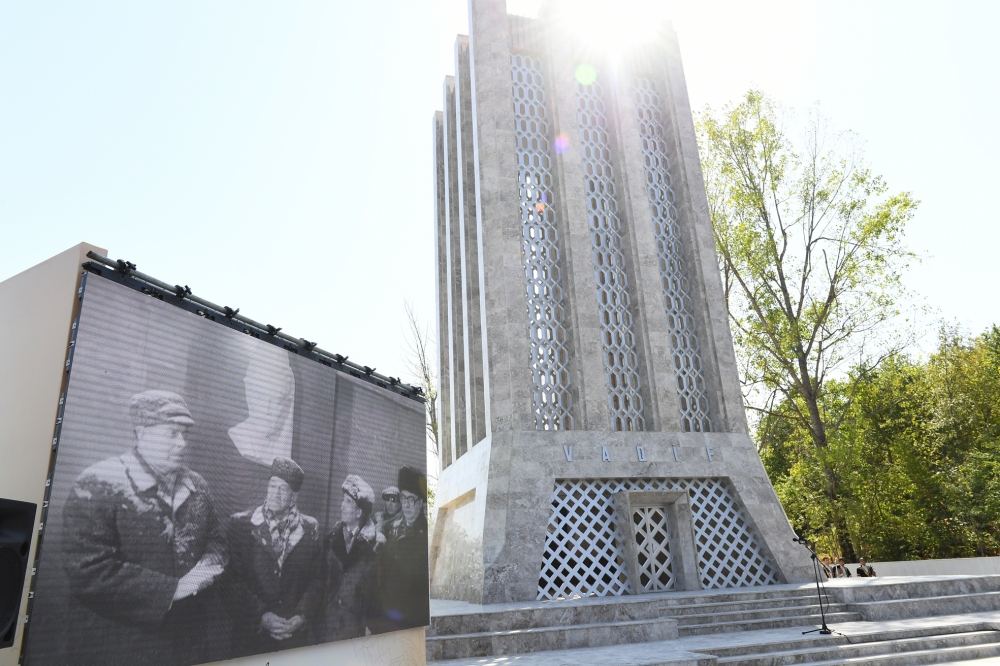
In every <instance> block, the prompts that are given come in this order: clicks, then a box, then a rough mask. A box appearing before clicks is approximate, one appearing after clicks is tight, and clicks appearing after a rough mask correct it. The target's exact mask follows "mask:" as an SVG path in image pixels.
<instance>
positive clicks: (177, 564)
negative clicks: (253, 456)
mask: <svg viewBox="0 0 1000 666" xmlns="http://www.w3.org/2000/svg"><path fill="white" fill-rule="evenodd" d="M129 412H130V415H131V418H132V426H133V437H134V440H133V446H132V447H131V448H130V449H129V450H128V451H127V452H125V453H123V454H121V455H120V456H115V457H113V458H108V459H106V460H103V461H101V462H99V463H97V464H95V465H92V466H91V467H89V468H87V469H86V470H85V471H84V472H83V473H82V474H80V476H79V477H77V479H76V483H75V485H74V486H73V489H72V490H71V491H70V495H69V498H68V499H67V501H66V505H65V508H64V520H65V525H66V532H65V535H66V542H65V555H66V559H65V569H66V573H67V576H68V577H69V583H70V590H71V592H72V603H73V607H72V608H71V610H70V612H69V613H67V615H66V617H67V622H68V626H67V627H66V630H67V634H68V640H69V641H71V642H72V644H73V652H74V655H73V657H74V658H73V663H74V664H138V663H143V664H159V663H179V662H183V663H192V662H196V661H204V660H205V659H207V658H210V657H211V656H212V655H211V653H210V651H209V650H210V646H211V642H212V637H210V636H207V635H206V634H207V632H204V631H199V630H197V629H193V628H198V627H205V626H211V625H210V624H209V622H210V620H211V618H212V616H213V615H214V614H215V613H217V611H218V605H217V603H216V601H217V600H216V598H215V594H214V593H215V590H214V587H213V583H214V582H215V580H216V578H217V577H218V576H219V575H221V574H222V571H223V568H224V567H225V564H226V558H225V550H224V547H223V539H222V536H223V535H222V529H221V526H220V523H219V521H218V520H217V518H216V515H215V511H214V509H213V506H212V501H211V498H210V496H209V492H208V486H207V484H206V483H205V480H204V479H202V478H201V476H200V475H198V474H197V473H196V472H194V471H192V470H190V469H189V468H188V467H187V466H186V465H185V464H184V456H183V453H184V448H185V446H186V445H187V444H186V441H185V434H186V433H187V431H188V428H189V427H190V426H191V425H193V424H194V420H193V419H192V418H191V412H190V411H189V410H188V408H187V405H186V404H185V402H184V399H183V398H181V396H179V395H177V394H176V393H172V392H170V391H159V390H154V391H144V392H142V393H138V394H136V395H134V396H132V398H131V399H130V401H129ZM76 606H79V608H78V607H76Z"/></svg>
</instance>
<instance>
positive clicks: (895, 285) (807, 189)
mask: <svg viewBox="0 0 1000 666" xmlns="http://www.w3.org/2000/svg"><path fill="white" fill-rule="evenodd" d="M698 131H699V147H700V150H701V158H702V164H703V167H704V172H705V185H706V190H707V193H708V204H709V214H710V216H711V220H712V225H713V229H714V233H715V241H716V247H717V249H718V254H719V260H720V268H721V271H722V276H723V288H724V293H725V297H726V303H727V307H728V309H729V314H730V319H731V322H732V327H733V337H734V342H735V344H736V347H737V350H738V353H739V356H740V360H741V365H742V375H743V376H742V380H743V382H744V385H745V398H746V402H747V406H748V408H749V409H751V410H753V411H755V412H757V413H758V414H765V415H771V416H773V417H774V418H776V419H783V420H788V421H790V422H791V423H792V424H794V425H796V426H798V427H800V428H801V429H802V430H803V432H805V433H806V434H807V435H808V441H809V443H810V445H811V446H812V448H813V452H812V454H813V457H814V459H815V464H816V465H817V466H818V468H819V469H820V470H821V472H822V476H823V479H824V487H823V496H824V499H825V501H826V502H827V503H828V505H829V508H830V516H829V518H830V525H829V527H830V528H831V529H832V530H833V532H834V534H835V537H836V540H837V542H838V544H839V547H840V550H841V553H842V554H843V556H844V557H847V558H853V556H854V552H853V549H852V546H851V543H850V539H849V538H848V529H847V524H846V522H845V516H844V511H843V507H841V506H840V503H841V499H842V497H841V487H840V479H839V478H838V475H837V472H836V469H835V465H834V464H833V458H832V456H831V452H830V451H829V438H830V433H829V431H830V429H831V428H836V427H837V425H838V424H839V423H840V421H841V420H842V418H843V416H844V414H845V413H846V410H847V408H848V407H849V406H850V404H851V402H852V399H853V397H852V396H850V395H847V396H845V399H844V400H837V401H825V400H824V396H823V391H824V385H825V382H826V380H827V379H828V378H830V376H831V373H834V374H835V373H836V372H837V371H838V369H842V368H843V366H845V365H846V364H847V363H848V362H850V363H851V364H852V365H853V366H854V367H855V368H856V369H857V370H856V371H857V372H858V373H860V374H861V375H864V374H865V373H868V372H870V371H871V370H872V369H874V368H875V367H877V366H878V364H879V363H880V362H881V361H882V360H883V359H884V358H886V357H887V356H888V355H889V354H891V353H892V352H893V351H895V350H897V349H899V348H900V347H902V346H903V345H902V344H901V342H900V341H898V340H893V339H892V335H891V333H889V332H888V331H887V327H886V324H887V323H889V322H890V321H891V320H893V319H894V318H895V317H896V316H897V315H898V311H897V308H896V304H897V299H898V294H899V293H900V292H901V291H902V289H901V284H900V275H901V271H902V269H903V268H905V266H906V264H907V263H908V261H909V259H911V256H912V255H911V254H910V253H909V252H907V251H906V249H905V248H904V247H903V244H902V236H903V231H904V228H905V226H906V223H907V222H908V221H909V220H910V218H911V217H912V216H913V213H914V211H915V209H916V206H917V202H916V201H914V200H913V198H912V197H911V196H910V195H909V194H908V193H906V192H898V193H890V192H889V190H888V187H887V185H886V184H885V182H884V180H883V179H882V178H881V177H879V176H877V175H875V174H874V173H872V171H871V170H870V169H868V168H867V167H866V166H864V165H863V164H862V163H861V161H860V159H859V158H858V157H857V156H856V155H853V154H843V153H844V152H845V151H843V150H840V151H838V149H837V147H836V146H834V147H828V146H827V140H828V139H827V136H826V128H825V125H824V123H823V121H822V120H821V119H820V118H818V117H814V118H812V119H811V120H810V121H809V122H808V124H807V128H806V132H805V140H804V141H803V142H802V143H801V145H799V146H796V145H794V144H793V142H792V141H791V140H790V139H789V138H788V137H787V136H786V135H785V134H784V133H783V131H782V130H781V128H780V127H779V123H778V115H777V112H776V110H775V107H774V105H773V103H772V102H770V101H768V100H767V99H766V98H765V97H764V96H763V95H762V94H761V93H759V92H756V91H750V92H748V93H747V94H746V95H745V97H744V98H743V99H742V100H741V101H740V103H739V104H737V105H735V106H732V107H729V108H726V109H724V111H723V112H722V114H720V115H719V116H714V115H713V114H712V112H711V111H710V110H709V111H706V112H705V114H703V116H702V118H701V119H700V122H699V123H698ZM778 401H780V402H782V404H783V405H784V406H785V409H782V410H775V409H774V407H775V405H776V402H778ZM772 424H773V419H772ZM816 527H817V528H818V527H819V526H816Z"/></svg>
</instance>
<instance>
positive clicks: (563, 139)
mask: <svg viewBox="0 0 1000 666" xmlns="http://www.w3.org/2000/svg"><path fill="white" fill-rule="evenodd" d="M596 76H597V75H596V74H595V75H594V77H595V78H596ZM591 83H593V81H592V82H591ZM552 147H553V148H554V149H555V151H556V155H562V154H563V153H565V152H566V151H567V150H569V137H568V136H566V133H565V132H560V133H559V134H557V135H556V138H555V140H554V141H553V142H552Z"/></svg>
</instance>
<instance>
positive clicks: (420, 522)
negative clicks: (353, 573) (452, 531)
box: [375, 467, 429, 632]
mask: <svg viewBox="0 0 1000 666" xmlns="http://www.w3.org/2000/svg"><path fill="white" fill-rule="evenodd" d="M397 479H398V481H397V486H398V487H399V496H400V500H401V505H402V514H403V516H402V520H401V521H400V522H399V525H398V526H397V528H396V529H395V530H393V533H392V537H391V538H389V539H388V541H387V542H386V545H385V548H384V549H382V551H381V553H380V557H379V601H380V604H379V611H380V612H379V616H378V621H377V622H376V623H375V625H376V627H377V631H378V632H384V631H396V630H398V629H408V628H410V627H422V626H424V625H426V624H427V623H428V621H429V613H428V605H427V596H428V594H427V514H426V513H425V510H424V508H425V506H426V503H427V477H426V476H425V475H424V473H423V472H421V471H420V470H417V469H415V468H413V467H402V468H400V470H399V473H398V475H397Z"/></svg>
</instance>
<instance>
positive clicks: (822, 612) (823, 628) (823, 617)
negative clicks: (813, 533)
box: [792, 537, 833, 635]
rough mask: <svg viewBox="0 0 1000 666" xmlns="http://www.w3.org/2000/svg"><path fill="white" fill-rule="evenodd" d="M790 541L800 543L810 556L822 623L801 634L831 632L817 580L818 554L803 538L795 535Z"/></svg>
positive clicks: (821, 589)
mask: <svg viewBox="0 0 1000 666" xmlns="http://www.w3.org/2000/svg"><path fill="white" fill-rule="evenodd" d="M792 541H794V542H795V543H797V544H800V545H801V546H803V547H804V548H805V549H806V550H808V551H809V555H810V557H812V563H813V575H814V576H815V577H816V598H817V599H819V617H820V620H821V621H822V623H823V626H821V627H820V628H819V629H810V630H809V631H803V632H802V633H803V634H811V633H814V632H818V633H820V634H825V635H829V634H832V633H833V629H831V628H830V627H828V626H826V610H825V609H824V608H823V592H824V590H823V587H822V584H821V583H820V582H819V570H820V565H819V556H818V555H817V554H816V551H815V550H813V547H812V546H811V545H810V544H809V542H808V541H806V540H805V539H804V538H802V537H797V538H795V539H792Z"/></svg>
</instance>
